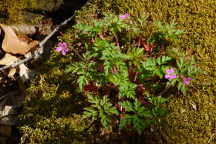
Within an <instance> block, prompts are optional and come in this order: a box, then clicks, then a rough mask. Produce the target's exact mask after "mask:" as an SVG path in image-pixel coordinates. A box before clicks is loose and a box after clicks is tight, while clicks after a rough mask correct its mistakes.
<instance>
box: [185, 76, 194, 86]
mask: <svg viewBox="0 0 216 144" xmlns="http://www.w3.org/2000/svg"><path fill="white" fill-rule="evenodd" d="M191 80H192V78H190V77H184V78H183V83H184V84H185V85H189V84H190V81H191Z"/></svg>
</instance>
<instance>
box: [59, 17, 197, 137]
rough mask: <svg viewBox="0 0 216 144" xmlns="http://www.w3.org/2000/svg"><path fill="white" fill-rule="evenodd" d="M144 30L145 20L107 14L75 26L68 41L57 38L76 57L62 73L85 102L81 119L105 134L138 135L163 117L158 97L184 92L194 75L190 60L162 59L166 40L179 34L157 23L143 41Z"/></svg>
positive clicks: (170, 26)
mask: <svg viewBox="0 0 216 144" xmlns="http://www.w3.org/2000/svg"><path fill="white" fill-rule="evenodd" d="M146 26H147V21H146V19H145V18H144V19H138V20H137V21H134V20H133V18H132V17H130V16H129V14H125V15H120V16H119V17H118V16H114V15H108V16H106V17H104V18H103V19H102V20H93V22H92V23H91V24H85V23H79V24H76V25H75V26H73V29H72V30H71V32H68V33H67V34H66V35H67V36H70V38H69V39H68V37H61V38H60V39H61V41H65V42H67V43H68V45H70V48H71V51H73V53H72V54H73V55H74V56H77V59H76V62H73V64H69V66H68V67H67V68H66V72H67V73H72V74H73V75H74V74H75V75H76V76H77V78H76V79H77V84H78V85H79V89H80V91H81V92H82V94H83V96H86V97H87V98H88V101H89V103H90V106H89V107H87V108H85V112H84V114H83V118H91V119H92V121H100V122H101V124H102V125H103V126H104V127H105V128H107V129H113V128H120V129H127V130H128V129H131V130H135V131H137V132H138V133H142V132H143V131H144V129H145V128H146V127H148V126H149V125H150V124H153V123H154V122H156V121H155V120H156V119H157V117H158V116H163V115H164V114H165V110H164V109H163V108H161V107H160V105H161V104H163V103H164V102H165V101H166V99H165V98H163V97H161V93H164V91H167V90H168V89H169V88H171V87H173V88H175V87H176V92H178V91H181V92H182V93H186V90H187V85H189V83H190V80H192V77H194V75H195V74H196V73H197V72H198V70H197V68H196V67H195V63H194V61H192V62H186V61H185V60H184V58H183V57H181V58H179V59H175V58H172V57H170V56H168V55H166V48H167V45H168V44H167V43H168V41H169V40H175V39H176V38H177V36H178V35H179V34H181V33H182V31H180V30H176V29H175V28H174V27H173V25H163V24H161V23H159V22H158V23H157V24H156V27H157V31H156V32H155V33H153V35H152V36H150V38H145V37H143V31H144V30H145V28H144V27H146ZM58 49H59V47H58ZM63 49H65V46H64V48H63V46H62V50H63ZM169 50H171V49H170V48H169ZM164 76H165V77H164Z"/></svg>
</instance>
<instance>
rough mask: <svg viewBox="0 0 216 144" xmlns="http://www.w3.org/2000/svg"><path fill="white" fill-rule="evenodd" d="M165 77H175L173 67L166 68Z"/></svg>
mask: <svg viewBox="0 0 216 144" xmlns="http://www.w3.org/2000/svg"><path fill="white" fill-rule="evenodd" d="M165 78H166V79H169V80H171V79H176V78H177V76H176V75H175V74H174V69H173V68H170V69H166V75H165Z"/></svg>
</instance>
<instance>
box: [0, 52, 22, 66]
mask: <svg viewBox="0 0 216 144" xmlns="http://www.w3.org/2000/svg"><path fill="white" fill-rule="evenodd" d="M17 60H19V58H17V57H16V56H13V55H11V54H9V53H6V54H5V55H4V57H3V58H2V59H0V65H10V64H12V63H14V62H15V61H17Z"/></svg>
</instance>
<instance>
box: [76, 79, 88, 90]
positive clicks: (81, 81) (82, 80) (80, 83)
mask: <svg viewBox="0 0 216 144" xmlns="http://www.w3.org/2000/svg"><path fill="white" fill-rule="evenodd" d="M77 82H78V84H79V88H80V90H81V91H82V90H83V87H84V86H85V85H86V84H88V80H87V79H86V77H85V76H84V75H81V76H79V78H78V80H77Z"/></svg>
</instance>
